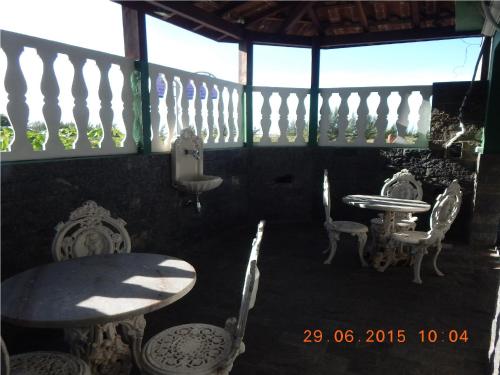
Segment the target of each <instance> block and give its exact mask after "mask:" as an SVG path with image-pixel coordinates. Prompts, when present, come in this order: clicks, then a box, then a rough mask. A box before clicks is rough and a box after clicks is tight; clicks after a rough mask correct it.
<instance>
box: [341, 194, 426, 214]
mask: <svg viewBox="0 0 500 375" xmlns="http://www.w3.org/2000/svg"><path fill="white" fill-rule="evenodd" d="M342 201H343V202H344V203H346V204H350V205H351V206H355V207H360V208H369V209H372V210H378V211H394V212H425V211H429V209H430V208H431V205H430V204H428V203H426V202H423V201H419V200H412V199H399V198H389V197H384V196H382V195H346V196H345V197H344V198H342Z"/></svg>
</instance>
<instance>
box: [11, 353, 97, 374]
mask: <svg viewBox="0 0 500 375" xmlns="http://www.w3.org/2000/svg"><path fill="white" fill-rule="evenodd" d="M10 369H11V371H10V375H91V372H90V368H89V367H88V366H87V364H86V363H85V362H84V361H82V360H81V359H79V358H77V357H75V356H73V355H71V354H67V353H60V352H48V351H40V352H31V353H23V354H18V355H14V356H12V357H10Z"/></svg>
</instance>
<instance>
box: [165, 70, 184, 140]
mask: <svg viewBox="0 0 500 375" xmlns="http://www.w3.org/2000/svg"><path fill="white" fill-rule="evenodd" d="M165 79H166V80H167V97H166V105H167V124H168V138H167V149H168V150H170V149H171V147H172V142H174V141H175V137H174V135H175V134H176V132H177V128H176V125H177V121H178V118H177V116H178V110H177V109H178V108H177V107H178V104H177V102H176V100H177V99H176V98H177V95H179V91H180V87H179V84H178V83H177V81H175V80H174V76H173V75H171V74H169V73H168V72H165Z"/></svg>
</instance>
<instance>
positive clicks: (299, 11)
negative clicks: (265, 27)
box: [279, 1, 314, 34]
mask: <svg viewBox="0 0 500 375" xmlns="http://www.w3.org/2000/svg"><path fill="white" fill-rule="evenodd" d="M313 4H314V3H313V2H312V1H311V2H309V3H307V4H306V5H304V4H302V3H300V4H298V5H296V6H295V7H294V8H293V10H292V11H291V12H290V14H289V15H288V17H287V19H286V20H285V22H284V23H283V26H282V27H281V29H280V30H279V34H288V33H289V32H290V31H292V29H293V28H294V26H295V25H296V24H297V22H298V21H300V19H301V18H302V17H303V16H304V14H305V13H306V12H307V11H308V10H309V9H311V8H312V6H313Z"/></svg>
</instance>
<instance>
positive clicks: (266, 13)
mask: <svg viewBox="0 0 500 375" xmlns="http://www.w3.org/2000/svg"><path fill="white" fill-rule="evenodd" d="M289 8H291V5H289V4H288V5H279V6H276V7H275V8H268V9H264V10H262V11H260V12H259V13H257V14H255V15H253V16H252V17H250V18H248V19H246V20H245V21H246V22H245V26H246V27H247V28H252V27H254V26H256V25H257V24H259V23H260V22H261V21H263V20H265V19H266V18H268V17H272V16H275V15H276V14H278V13H280V12H284V11H287V10H288V9H289ZM271 9H272V10H271Z"/></svg>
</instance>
